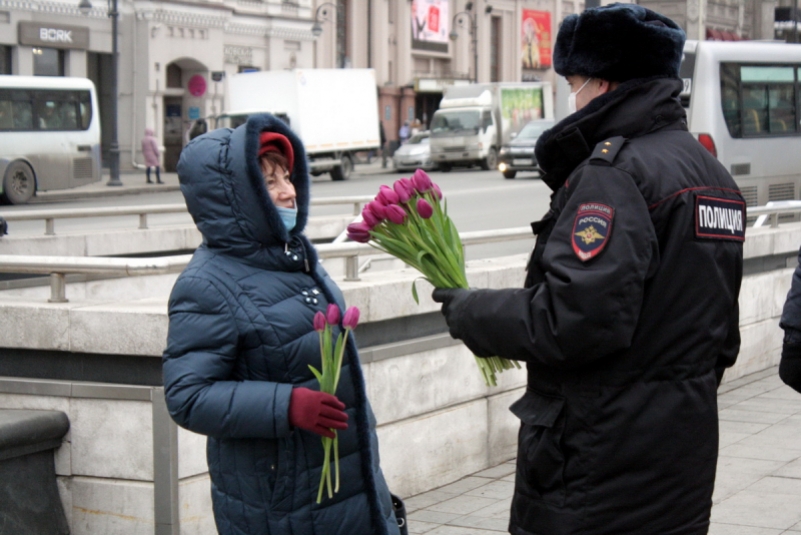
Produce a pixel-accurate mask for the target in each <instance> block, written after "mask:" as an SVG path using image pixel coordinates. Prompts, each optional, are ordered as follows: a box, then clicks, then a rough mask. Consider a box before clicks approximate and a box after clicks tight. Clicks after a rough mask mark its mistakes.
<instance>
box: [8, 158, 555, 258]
mask: <svg viewBox="0 0 801 535" xmlns="http://www.w3.org/2000/svg"><path fill="white" fill-rule="evenodd" d="M403 176H409V174H408V173H394V172H391V171H388V170H386V169H381V167H380V165H376V163H375V162H374V163H373V164H369V165H368V164H363V165H360V166H359V167H357V169H356V172H355V173H354V174H353V176H352V177H351V178H350V179H349V180H347V181H344V182H334V181H332V180H331V179H330V177H329V175H328V174H324V175H321V176H319V177H312V181H313V185H312V195H313V196H314V197H316V198H325V197H339V196H352V195H374V194H375V193H377V192H378V188H379V186H381V185H382V184H387V185H391V184H392V182H393V181H395V180H397V179H398V178H401V177H403ZM431 177H432V179H433V180H434V181H435V182H436V183H437V184H439V185H440V187H441V188H442V190H443V192H444V193H445V196H446V197H447V199H448V210H449V213H450V215H451V217H453V219H454V221H455V222H456V225H457V227H458V228H459V230H460V231H462V232H465V231H474V230H489V229H501V228H508V227H520V226H525V225H528V224H529V223H531V222H532V221H536V220H538V219H539V218H540V217H542V215H544V214H545V212H546V211H547V210H548V203H549V201H550V193H551V191H550V189H549V188H548V187H547V186H546V185H545V184H543V183H542V181H540V180H539V178H537V175H536V174H533V173H521V174H520V175H519V176H518V178H517V179H514V180H507V179H504V178H503V176H501V174H500V173H499V172H497V171H481V170H478V169H457V170H454V171H452V172H450V173H441V172H432V173H431ZM122 178H123V183H124V184H125V185H126V186H132V185H139V184H140V183H144V177H143V175H142V174H125V175H123V177H122ZM164 180H165V182H166V183H167V185H175V184H177V176H176V175H174V174H165V175H164ZM103 184H104V182H100V183H97V184H94V185H93V186H92V190H98V189H102V188H107V187H106V186H104V185H103ZM108 189H109V190H110V191H109V193H123V191H122V190H117V189H116V188H108ZM152 189H153V190H155V191H154V192H153V193H141V194H136V195H114V196H105V197H99V198H92V197H90V196H89V195H87V196H86V197H84V198H81V196H80V195H79V191H80V190H72V191H70V196H74V197H72V200H69V201H58V202H37V203H35V204H29V205H24V206H2V207H0V214H3V213H11V212H16V211H31V210H47V209H59V208H95V207H108V206H137V205H148V204H173V203H181V202H183V196H182V195H181V193H180V191H176V189H175V187H172V188H171V191H166V192H158V188H157V187H156V186H154V187H153V188H152ZM55 193H57V192H55ZM42 197H43V198H42V199H40V201H42V200H44V198H45V197H46V194H45V195H43V196H42ZM57 198H58V197H57ZM349 209H350V207H349V206H348V205H342V206H312V212H311V215H312V217H314V216H324V215H333V214H342V213H344V212H345V211H347V210H349ZM191 224H192V220H191V218H190V216H189V215H188V214H154V215H150V216H148V225H149V226H150V227H151V228H156V227H159V226H174V225H191ZM135 225H136V219H135V217H134V216H119V217H108V218H91V219H64V220H59V221H58V222H57V226H56V229H57V233H58V234H59V235H62V234H75V233H84V232H96V231H97V230H98V229H103V230H110V229H124V228H135ZM42 232H43V223H42V222H41V221H18V222H14V223H13V225H11V226H10V228H9V233H10V234H11V235H15V236H20V235H41V233H42ZM532 243H533V240H518V241H513V242H505V243H496V244H488V245H481V246H473V247H471V248H469V249H468V252H467V254H468V258H469V259H475V258H488V257H495V256H506V255H511V254H517V253H524V252H528V251H530V250H531V246H532Z"/></svg>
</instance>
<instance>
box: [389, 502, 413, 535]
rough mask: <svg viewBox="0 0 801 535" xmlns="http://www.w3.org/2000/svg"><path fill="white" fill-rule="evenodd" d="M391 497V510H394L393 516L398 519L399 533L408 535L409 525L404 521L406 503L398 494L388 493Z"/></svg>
mask: <svg viewBox="0 0 801 535" xmlns="http://www.w3.org/2000/svg"><path fill="white" fill-rule="evenodd" d="M390 496H391V497H392V510H393V511H394V512H395V518H396V519H397V520H398V527H399V528H400V535H409V525H408V524H407V522H406V505H404V503H403V500H401V499H400V497H399V496H395V495H394V494H390Z"/></svg>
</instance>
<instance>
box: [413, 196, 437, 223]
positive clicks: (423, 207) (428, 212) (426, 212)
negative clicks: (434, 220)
mask: <svg viewBox="0 0 801 535" xmlns="http://www.w3.org/2000/svg"><path fill="white" fill-rule="evenodd" d="M417 213H418V214H420V217H422V218H423V219H428V218H429V217H431V216H432V214H433V213H434V209H433V208H432V207H431V204H429V202H428V201H427V200H425V199H417Z"/></svg>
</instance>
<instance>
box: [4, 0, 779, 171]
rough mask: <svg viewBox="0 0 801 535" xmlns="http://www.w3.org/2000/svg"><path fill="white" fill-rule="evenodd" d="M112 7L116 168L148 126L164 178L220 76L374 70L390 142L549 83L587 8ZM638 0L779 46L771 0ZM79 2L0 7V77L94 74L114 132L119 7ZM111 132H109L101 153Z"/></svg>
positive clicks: (370, 1) (464, 4)
mask: <svg viewBox="0 0 801 535" xmlns="http://www.w3.org/2000/svg"><path fill="white" fill-rule="evenodd" d="M116 1H117V2H118V3H119V13H120V15H119V56H118V57H119V87H118V95H117V98H118V109H119V118H120V119H119V129H118V137H119V143H120V151H121V157H120V160H121V166H122V169H133V168H135V167H137V166H139V165H141V161H142V159H141V151H140V148H139V143H140V140H141V137H142V134H143V132H144V130H145V128H152V129H153V130H154V132H155V133H156V137H157V139H159V140H160V141H161V144H162V145H163V147H164V151H163V158H164V167H165V168H166V169H167V170H173V169H174V167H175V164H176V162H177V159H178V155H179V154H180V151H181V148H182V147H183V145H184V144H185V143H186V141H187V132H188V129H189V128H190V126H191V124H192V123H193V121H195V120H197V119H199V118H206V119H207V120H208V121H209V122H210V123H211V124H210V126H212V127H213V124H214V122H213V119H212V118H213V117H215V116H217V115H219V114H221V113H223V112H224V111H225V98H224V93H225V78H226V76H230V75H232V74H235V73H239V72H244V71H250V70H276V69H293V68H297V69H307V68H315V67H317V68H348V67H353V68H372V69H375V72H376V80H377V84H378V87H377V88H376V91H377V94H378V99H379V116H380V117H381V119H382V124H383V127H384V131H385V133H386V137H387V139H388V140H389V141H390V143H392V142H393V141H395V140H397V137H398V130H399V128H400V127H401V125H403V123H404V122H406V121H409V122H411V121H413V120H415V119H417V120H419V121H420V122H421V123H422V125H423V127H425V126H426V125H427V124H428V122H429V121H430V119H431V116H432V114H433V112H434V111H435V110H436V109H437V107H438V105H439V101H440V99H441V98H442V93H443V90H444V89H445V88H446V87H447V86H449V85H454V84H467V83H471V82H474V81H478V82H495V81H523V80H547V81H554V80H555V74H554V71H553V67H552V48H553V42H554V37H555V34H556V32H557V30H558V27H559V24H560V22H561V21H562V20H563V19H564V17H565V16H567V15H569V14H572V13H579V12H581V11H582V10H583V9H584V1H583V0H474V1H468V0H334V1H332V2H320V1H318V0H295V1H290V0H203V1H200V0H163V1H159V2H156V1H150V0H116ZM782 1H786V0H782ZM108 2H109V4H111V2H115V0H108ZM601 3H604V4H605V3H609V2H608V1H606V0H604V1H602V2H601ZM640 3H641V4H643V5H645V6H647V7H649V8H651V9H654V10H656V11H659V12H661V13H664V14H665V15H667V16H670V17H671V18H673V19H674V20H676V21H677V22H678V23H679V24H680V25H682V26H683V27H684V28H685V29H686V30H687V33H688V37H690V38H699V37H700V38H711V39H715V38H728V39H735V38H736V39H739V38H742V39H770V38H773V32H774V28H773V22H774V19H773V17H774V8H775V7H776V3H775V0H640ZM78 4H79V0H73V1H72V2H63V1H55V0H25V1H20V0H0V74H23V75H34V74H35V75H38V74H41V75H55V76H85V77H88V78H90V79H92V80H93V81H94V82H95V84H96V86H97V88H98V94H99V98H100V108H101V109H100V115H101V123H102V124H107V123H108V120H107V119H108V104H109V102H111V99H112V98H113V95H111V94H110V78H109V76H110V70H111V69H110V65H111V60H112V55H111V47H112V44H111V20H110V19H109V18H108V12H109V8H110V7H111V5H107V4H106V3H101V2H100V1H98V0H94V4H93V6H92V8H91V9H90V10H89V11H88V13H86V14H84V13H82V12H81V10H79V9H78ZM313 30H314V31H313ZM67 36H69V38H68V37H67ZM109 134H110V132H109V131H108V128H104V129H103V137H104V148H107V147H108V141H109V139H110V137H109Z"/></svg>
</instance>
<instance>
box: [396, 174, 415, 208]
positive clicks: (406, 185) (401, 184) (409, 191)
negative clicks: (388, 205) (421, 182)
mask: <svg viewBox="0 0 801 535" xmlns="http://www.w3.org/2000/svg"><path fill="white" fill-rule="evenodd" d="M392 189H394V190H395V193H397V194H398V197H399V198H400V202H409V199H411V198H412V195H414V185H413V184H412V181H411V180H409V179H408V178H401V179H399V180H396V181H395V183H394V184H392Z"/></svg>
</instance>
